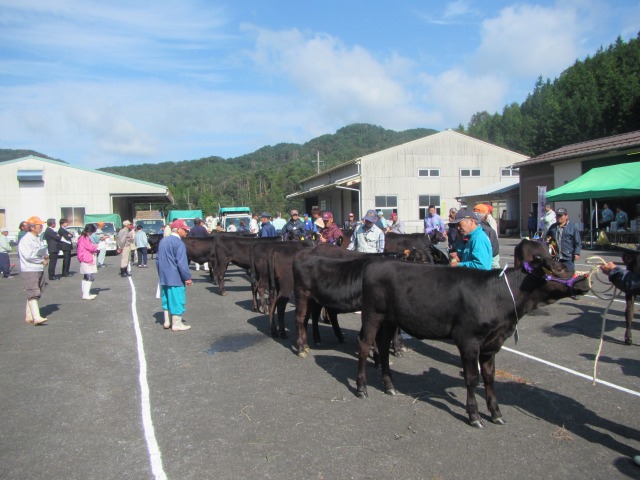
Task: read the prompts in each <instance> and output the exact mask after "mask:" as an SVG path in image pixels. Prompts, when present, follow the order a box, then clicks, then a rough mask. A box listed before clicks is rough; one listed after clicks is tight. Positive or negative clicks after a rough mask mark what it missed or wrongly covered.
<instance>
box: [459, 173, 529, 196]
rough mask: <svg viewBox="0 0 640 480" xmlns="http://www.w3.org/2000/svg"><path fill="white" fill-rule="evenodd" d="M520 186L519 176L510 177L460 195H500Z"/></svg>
mask: <svg viewBox="0 0 640 480" xmlns="http://www.w3.org/2000/svg"><path fill="white" fill-rule="evenodd" d="M519 186H520V179H519V178H510V179H509V180H503V181H502V182H498V183H492V184H491V185H487V186H486V187H482V188H478V189H477V190H473V191H471V192H469V193H465V194H463V195H460V198H467V197H480V196H484V195H499V194H501V193H506V192H509V191H511V190H515V189H516V188H518V187H519Z"/></svg>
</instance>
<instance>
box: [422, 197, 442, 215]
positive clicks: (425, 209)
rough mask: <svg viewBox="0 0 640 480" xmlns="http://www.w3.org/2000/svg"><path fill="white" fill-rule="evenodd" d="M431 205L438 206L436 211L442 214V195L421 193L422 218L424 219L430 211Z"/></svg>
mask: <svg viewBox="0 0 640 480" xmlns="http://www.w3.org/2000/svg"><path fill="white" fill-rule="evenodd" d="M429 205H433V206H434V207H436V212H437V213H438V215H440V195H419V196H418V206H419V208H420V212H419V216H420V220H424V219H425V217H426V216H427V213H429Z"/></svg>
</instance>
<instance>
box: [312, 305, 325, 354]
mask: <svg viewBox="0 0 640 480" xmlns="http://www.w3.org/2000/svg"><path fill="white" fill-rule="evenodd" d="M312 303H313V305H311V307H310V310H311V329H312V332H313V343H314V345H320V343H321V340H320V327H318V321H319V320H320V313H321V312H322V309H323V307H321V306H320V305H318V304H317V303H316V302H312Z"/></svg>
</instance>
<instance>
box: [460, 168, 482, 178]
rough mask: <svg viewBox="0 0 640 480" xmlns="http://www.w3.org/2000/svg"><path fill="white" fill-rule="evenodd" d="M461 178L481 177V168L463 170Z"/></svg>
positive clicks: (461, 170)
mask: <svg viewBox="0 0 640 480" xmlns="http://www.w3.org/2000/svg"><path fill="white" fill-rule="evenodd" d="M460 176H461V177H479V176H480V169H479V168H461V169H460Z"/></svg>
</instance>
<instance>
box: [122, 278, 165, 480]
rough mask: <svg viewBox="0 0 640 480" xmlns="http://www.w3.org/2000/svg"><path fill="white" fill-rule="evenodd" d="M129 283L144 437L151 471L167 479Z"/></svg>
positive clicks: (134, 288) (133, 298)
mask: <svg viewBox="0 0 640 480" xmlns="http://www.w3.org/2000/svg"><path fill="white" fill-rule="evenodd" d="M129 285H130V286H131V314H132V316H133V329H134V330H135V332H136V345H137V347H138V363H139V364H140V375H139V377H138V380H139V382H140V401H141V407H142V425H143V427H144V437H145V440H146V441H147V450H149V460H150V461H151V471H152V472H153V476H154V477H155V478H156V480H166V478H167V474H166V473H165V472H164V469H163V468H162V455H161V453H160V448H159V447H158V442H157V441H156V434H155V430H154V428H153V421H152V420H151V402H150V400H149V384H148V383H147V360H146V358H145V356H144V345H143V344H142V332H141V331H140V322H139V321H138V310H137V308H136V287H135V285H134V284H133V280H132V279H131V277H129Z"/></svg>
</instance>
